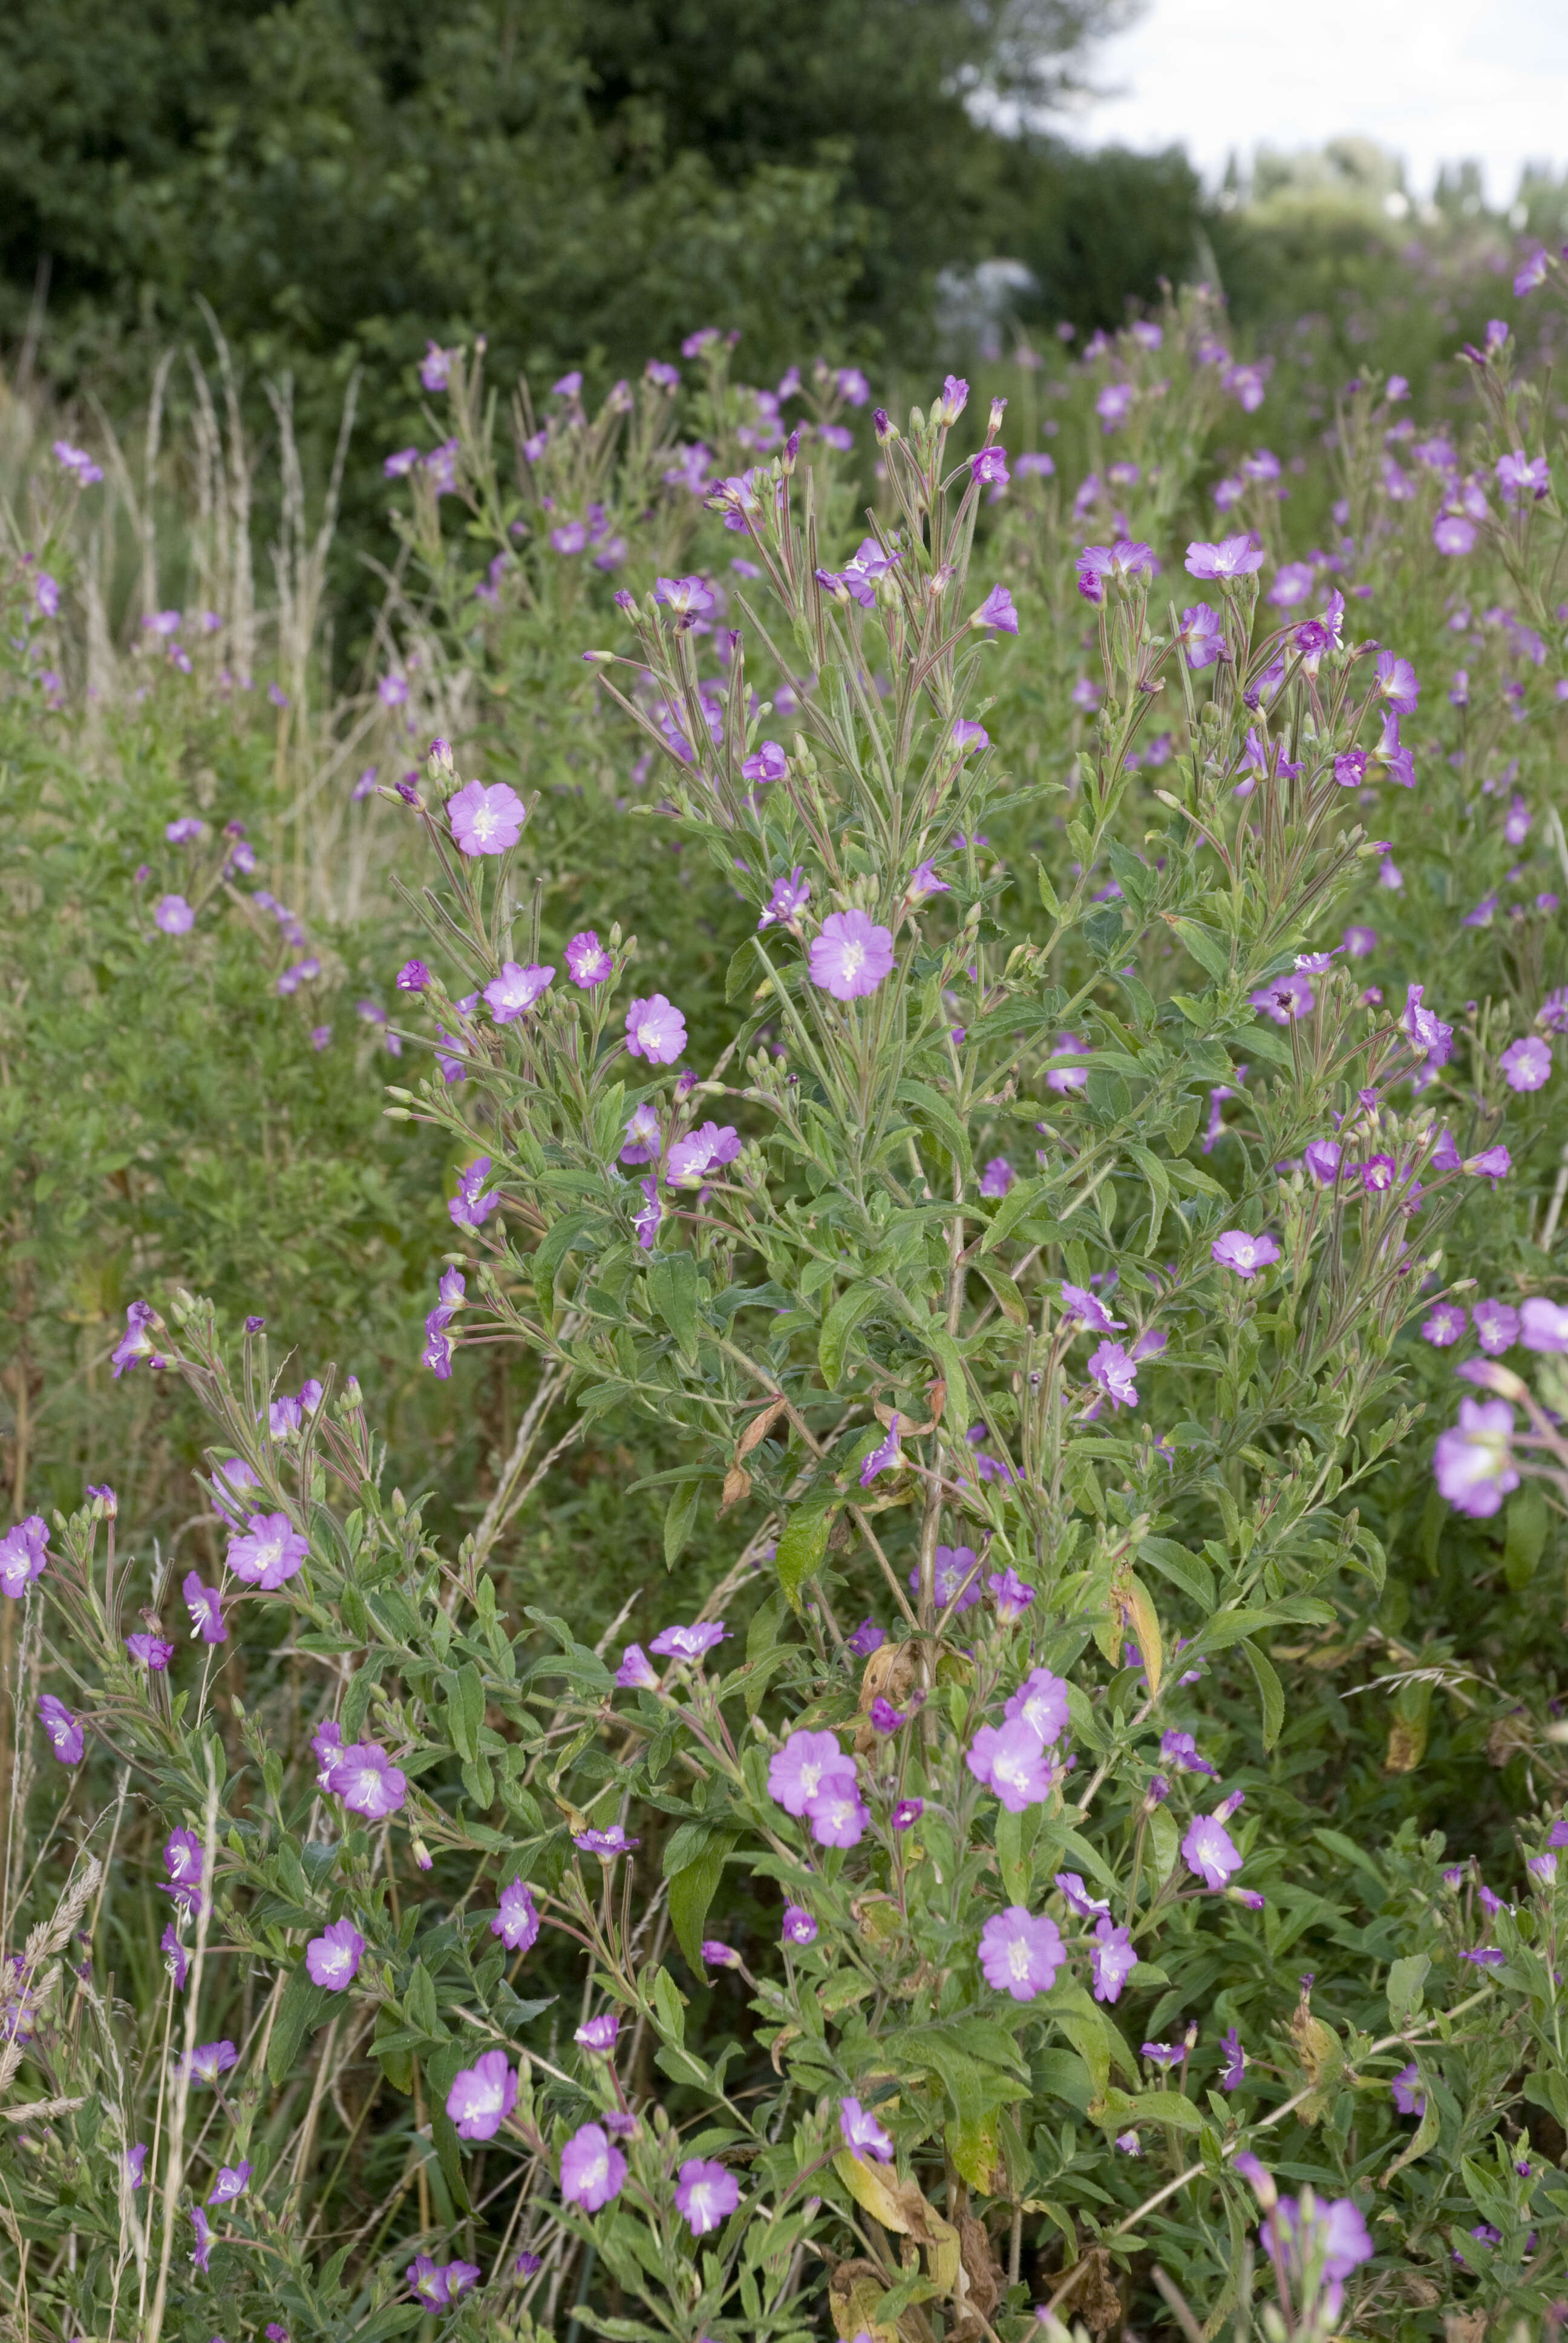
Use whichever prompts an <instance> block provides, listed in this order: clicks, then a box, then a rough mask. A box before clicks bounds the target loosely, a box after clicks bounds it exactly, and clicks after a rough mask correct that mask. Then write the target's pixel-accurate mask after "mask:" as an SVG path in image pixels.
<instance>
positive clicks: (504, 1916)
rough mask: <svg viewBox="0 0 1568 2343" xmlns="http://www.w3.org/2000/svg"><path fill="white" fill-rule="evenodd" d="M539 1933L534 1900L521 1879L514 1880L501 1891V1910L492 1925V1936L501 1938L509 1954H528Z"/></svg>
mask: <svg viewBox="0 0 1568 2343" xmlns="http://www.w3.org/2000/svg"><path fill="white" fill-rule="evenodd" d="M538 1933H539V1916H538V1913H537V1912H536V1911H535V1909H534V1899H533V1897H532V1896H530V1895H529V1893H528V1888H527V1886H526V1885H524V1883H523V1881H522V1880H521V1879H514V1880H513V1881H512V1882H511V1883H510V1885H508V1886H506V1887H503V1888H502V1890H501V1908H500V1910H499V1911H498V1913H497V1915H496V1916H495V1918H494V1919H493V1920H492V1921H491V1923H490V1934H491V1936H499V1938H500V1940H501V1942H502V1944H503V1945H505V1946H506V1948H507V1950H508V1952H509V1953H526V1952H528V1950H529V1948H530V1947H531V1946H532V1945H533V1943H534V1941H535V1939H536V1938H537V1936H538Z"/></svg>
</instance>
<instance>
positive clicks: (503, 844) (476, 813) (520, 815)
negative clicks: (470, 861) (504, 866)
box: [447, 781, 528, 856]
mask: <svg viewBox="0 0 1568 2343" xmlns="http://www.w3.org/2000/svg"><path fill="white" fill-rule="evenodd" d="M527 820H528V813H527V810H526V809H525V807H524V805H523V801H522V799H521V798H520V797H519V796H518V793H517V791H516V789H509V788H508V786H507V783H506V782H505V781H495V782H493V783H492V784H491V785H490V787H489V788H488V789H487V788H486V786H485V784H484V783H483V782H482V781H467V782H465V784H464V786H463V787H462V788H461V789H459V790H458V791H457V795H456V796H455V797H452V798H449V799H447V822H448V824H449V825H450V827H451V831H452V839H453V843H454V844H455V845H456V847H457V851H458V853H459V854H467V855H469V856H474V855H480V854H505V853H506V851H507V850H508V847H511V846H516V844H517V842H518V839H519V838H520V837H521V836H522V834H523V824H524V822H525V821H527Z"/></svg>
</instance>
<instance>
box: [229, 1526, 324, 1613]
mask: <svg viewBox="0 0 1568 2343" xmlns="http://www.w3.org/2000/svg"><path fill="white" fill-rule="evenodd" d="M245 1527H246V1534H245V1536H243V1537H235V1538H230V1540H229V1542H228V1566H229V1568H230V1569H231V1570H232V1571H233V1573H234V1574H235V1576H236V1578H241V1579H243V1580H244V1581H245V1583H246V1585H247V1586H259V1587H260V1589H261V1591H262V1593H263V1594H276V1592H277V1590H278V1588H279V1587H280V1586H282V1585H284V1584H286V1582H287V1581H288V1580H289V1579H291V1578H292V1577H293V1576H294V1575H295V1573H296V1572H297V1571H298V1570H299V1569H301V1568H302V1567H303V1565H304V1564H305V1563H307V1561H308V1560H309V1558H310V1547H309V1544H308V1542H307V1540H306V1539H305V1538H304V1537H303V1536H302V1535H301V1534H300V1532H299V1531H298V1530H297V1529H296V1528H295V1526H294V1524H293V1523H292V1522H291V1521H290V1520H289V1518H288V1515H287V1514H286V1513H252V1514H251V1515H250V1517H249V1519H248V1520H247V1521H246V1525H245Z"/></svg>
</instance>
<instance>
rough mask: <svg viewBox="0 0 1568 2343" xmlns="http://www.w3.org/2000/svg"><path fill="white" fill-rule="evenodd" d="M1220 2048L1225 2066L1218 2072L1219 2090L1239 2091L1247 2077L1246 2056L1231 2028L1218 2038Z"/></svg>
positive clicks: (1233, 2028) (1239, 2036)
mask: <svg viewBox="0 0 1568 2343" xmlns="http://www.w3.org/2000/svg"><path fill="white" fill-rule="evenodd" d="M1220 2047H1221V2050H1222V2051H1223V2052H1224V2054H1225V2064H1224V2066H1222V2067H1221V2070H1220V2088H1221V2090H1222V2091H1239V2090H1240V2089H1241V2085H1242V2084H1243V2082H1245V2080H1246V2077H1247V2054H1246V2052H1245V2051H1244V2050H1243V2049H1242V2047H1241V2035H1240V2034H1239V2033H1238V2032H1237V2030H1236V2028H1235V2027H1234V2026H1231V2028H1230V2030H1229V2032H1228V2033H1225V2034H1221V2036H1220Z"/></svg>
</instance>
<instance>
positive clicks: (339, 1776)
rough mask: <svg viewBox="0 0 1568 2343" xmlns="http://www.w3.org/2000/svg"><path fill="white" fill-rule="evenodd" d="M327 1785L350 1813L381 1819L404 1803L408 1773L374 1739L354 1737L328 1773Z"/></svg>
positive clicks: (374, 1819)
mask: <svg viewBox="0 0 1568 2343" xmlns="http://www.w3.org/2000/svg"><path fill="white" fill-rule="evenodd" d="M327 1788H328V1789H329V1790H330V1791H331V1793H332V1795H333V1796H334V1797H335V1798H341V1799H342V1801H343V1803H344V1805H346V1806H347V1808H348V1810H349V1812H350V1813H351V1814H356V1815H366V1816H367V1818H368V1819H369V1820H370V1821H372V1822H380V1821H382V1820H383V1819H384V1818H385V1816H387V1815H395V1814H396V1813H397V1809H398V1808H399V1806H401V1805H402V1804H403V1800H404V1797H405V1795H406V1794H407V1788H408V1777H407V1775H406V1774H405V1773H404V1772H403V1771H402V1769H401V1767H399V1766H397V1765H393V1763H392V1761H391V1759H390V1758H389V1757H388V1756H387V1752H386V1751H385V1749H383V1748H382V1746H381V1745H380V1743H379V1742H377V1741H356V1742H353V1743H351V1744H350V1745H349V1746H348V1747H347V1749H345V1751H344V1752H343V1755H341V1756H340V1757H339V1758H338V1760H337V1764H336V1765H334V1766H333V1767H332V1769H331V1771H330V1773H329V1774H328V1775H327Z"/></svg>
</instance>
